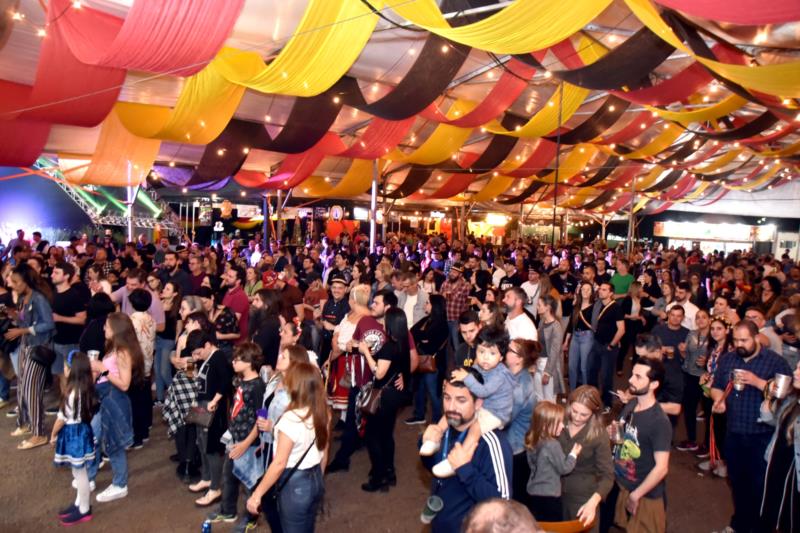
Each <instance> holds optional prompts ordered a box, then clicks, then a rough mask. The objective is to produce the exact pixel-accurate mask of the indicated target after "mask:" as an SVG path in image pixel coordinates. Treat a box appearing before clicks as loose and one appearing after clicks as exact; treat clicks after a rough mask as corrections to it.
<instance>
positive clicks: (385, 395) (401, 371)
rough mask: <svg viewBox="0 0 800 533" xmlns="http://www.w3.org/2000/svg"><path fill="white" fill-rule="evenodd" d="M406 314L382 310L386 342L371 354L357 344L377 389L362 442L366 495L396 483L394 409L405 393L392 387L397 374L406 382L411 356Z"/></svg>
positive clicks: (398, 310) (363, 346)
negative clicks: (377, 401)
mask: <svg viewBox="0 0 800 533" xmlns="http://www.w3.org/2000/svg"><path fill="white" fill-rule="evenodd" d="M408 337H409V335H408V323H407V321H406V314H405V312H403V311H402V310H400V309H397V308H396V307H392V308H390V309H389V310H388V311H386V342H385V343H384V345H383V346H381V347H380V348H379V349H378V351H377V352H375V354H372V353H371V351H370V347H369V345H368V344H367V343H366V342H365V341H363V340H362V341H361V343H360V344H359V346H358V349H359V351H360V352H361V353H362V354H363V355H364V357H365V358H366V361H367V364H368V365H369V368H370V370H372V373H373V374H374V375H375V381H374V383H373V387H375V388H381V389H382V390H383V392H382V394H381V400H380V406H379V408H378V411H377V412H376V413H375V414H374V415H367V431H366V434H365V436H364V440H365V441H366V443H367V450H368V451H369V460H370V463H371V464H372V469H371V470H370V477H369V481H367V482H366V483H364V484H363V485H361V489H362V490H364V491H366V492H375V491H378V490H380V491H386V490H388V489H389V486H393V485H395V484H396V483H397V476H396V475H395V469H394V424H395V419H396V418H397V411H398V409H399V408H400V407H401V406H402V405H403V404H404V402H405V399H406V398H405V397H406V392H405V391H400V390H398V389H397V388H396V386H395V381H396V379H397V377H398V375H402V376H403V383H410V381H409V377H410V374H411V353H410V349H409V342H408Z"/></svg>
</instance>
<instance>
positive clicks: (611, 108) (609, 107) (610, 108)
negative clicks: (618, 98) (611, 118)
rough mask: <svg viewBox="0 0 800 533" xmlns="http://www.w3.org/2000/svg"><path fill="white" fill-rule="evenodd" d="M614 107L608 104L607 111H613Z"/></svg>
mask: <svg viewBox="0 0 800 533" xmlns="http://www.w3.org/2000/svg"><path fill="white" fill-rule="evenodd" d="M615 109H616V107H614V106H613V105H610V106H608V110H609V111H614V110H615Z"/></svg>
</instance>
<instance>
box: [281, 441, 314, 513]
mask: <svg viewBox="0 0 800 533" xmlns="http://www.w3.org/2000/svg"><path fill="white" fill-rule="evenodd" d="M316 443H317V438H316V437H314V440H313V441H311V445H310V446H309V447H308V448H306V451H304V452H303V455H302V456H301V457H300V460H299V461H297V464H295V465H294V466H293V467H292V468H291V469H290V470H289V474H288V475H287V476H286V478H284V480H283V481H279V482H278V483H277V484H276V485H275V486H274V487H273V488H272V490H270V493H269V495H270V498H272V499H273V500H277V499H278V495H279V494H280V493H281V490H282V489H283V487H285V486H286V484H287V483H289V480H290V479H292V476H293V475H294V473H295V472H297V469H298V468H300V465H301V464H303V460H304V459H305V458H306V455H308V452H310V451H311V448H313V447H314V445H315V444H316Z"/></svg>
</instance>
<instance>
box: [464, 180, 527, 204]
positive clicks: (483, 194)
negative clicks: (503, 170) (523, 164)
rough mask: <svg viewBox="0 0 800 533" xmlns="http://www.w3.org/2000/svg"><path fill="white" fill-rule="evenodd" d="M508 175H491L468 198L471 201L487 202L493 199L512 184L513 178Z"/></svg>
mask: <svg viewBox="0 0 800 533" xmlns="http://www.w3.org/2000/svg"><path fill="white" fill-rule="evenodd" d="M515 179H516V178H512V177H510V176H494V177H492V178H491V179H490V180H489V181H488V182H487V183H486V185H484V186H483V188H482V189H481V190H480V191H478V192H477V193H475V194H474V195H472V196H471V197H469V198H468V199H469V200H471V201H473V202H487V201H489V200H495V199H496V198H497V197H498V196H500V195H501V194H503V193H504V192H506V191H507V190H508V188H509V187H511V185H513V183H514V180H515Z"/></svg>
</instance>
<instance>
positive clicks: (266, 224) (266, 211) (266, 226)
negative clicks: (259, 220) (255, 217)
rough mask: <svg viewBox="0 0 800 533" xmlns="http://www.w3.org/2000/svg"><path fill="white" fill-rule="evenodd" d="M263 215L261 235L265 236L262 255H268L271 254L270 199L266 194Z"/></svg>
mask: <svg viewBox="0 0 800 533" xmlns="http://www.w3.org/2000/svg"><path fill="white" fill-rule="evenodd" d="M262 213H263V214H264V223H263V225H262V228H261V233H262V234H263V235H264V247H263V249H262V250H261V253H264V254H268V253H269V197H268V196H267V195H266V194H264V205H263V207H262Z"/></svg>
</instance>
